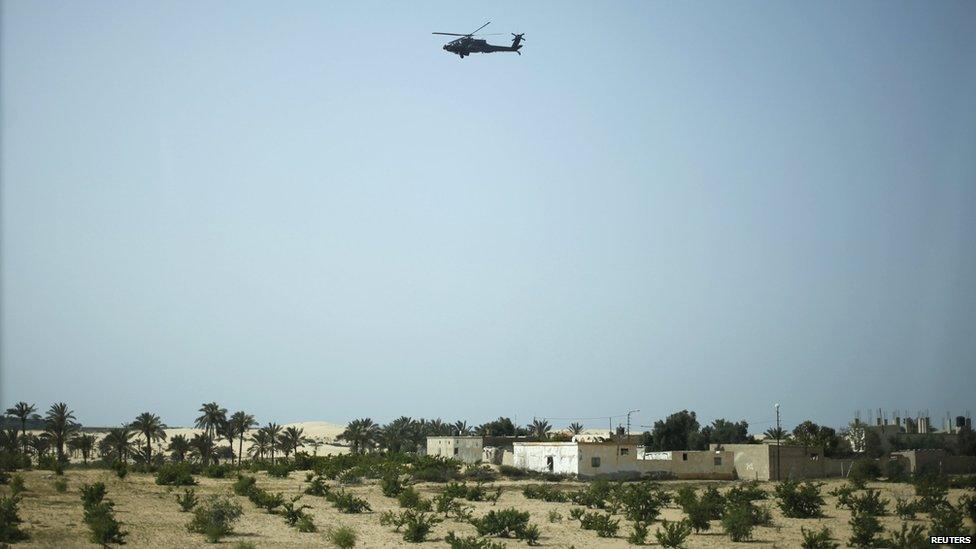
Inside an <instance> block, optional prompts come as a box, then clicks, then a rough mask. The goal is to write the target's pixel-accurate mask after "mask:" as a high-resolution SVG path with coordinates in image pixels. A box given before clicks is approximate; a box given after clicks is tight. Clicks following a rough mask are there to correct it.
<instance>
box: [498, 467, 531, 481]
mask: <svg viewBox="0 0 976 549" xmlns="http://www.w3.org/2000/svg"><path fill="white" fill-rule="evenodd" d="M498 472H499V473H501V474H502V475H503V476H506V477H508V478H512V479H517V478H524V477H526V476H528V475H529V472H528V471H526V470H525V469H519V468H518V467H512V466H511V465H499V466H498Z"/></svg>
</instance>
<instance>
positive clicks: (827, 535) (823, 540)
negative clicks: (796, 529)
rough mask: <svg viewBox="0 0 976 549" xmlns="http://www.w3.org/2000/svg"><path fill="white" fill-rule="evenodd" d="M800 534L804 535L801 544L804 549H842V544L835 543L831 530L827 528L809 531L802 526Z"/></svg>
mask: <svg viewBox="0 0 976 549" xmlns="http://www.w3.org/2000/svg"><path fill="white" fill-rule="evenodd" d="M800 533H801V534H803V542H802V543H801V544H800V547H802V548H803V549H837V548H838V547H840V544H839V543H837V542H835V541H834V538H833V536H832V534H831V532H830V528H827V527H826V526H824V527H823V528H821V529H820V530H813V529H811V530H807V529H806V528H804V527H802V526H801V527H800Z"/></svg>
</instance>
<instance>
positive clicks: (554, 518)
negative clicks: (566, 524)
mask: <svg viewBox="0 0 976 549" xmlns="http://www.w3.org/2000/svg"><path fill="white" fill-rule="evenodd" d="M562 520H563V515H562V513H560V512H559V511H557V510H555V509H550V510H549V522H550V523H551V524H553V523H556V522H562Z"/></svg>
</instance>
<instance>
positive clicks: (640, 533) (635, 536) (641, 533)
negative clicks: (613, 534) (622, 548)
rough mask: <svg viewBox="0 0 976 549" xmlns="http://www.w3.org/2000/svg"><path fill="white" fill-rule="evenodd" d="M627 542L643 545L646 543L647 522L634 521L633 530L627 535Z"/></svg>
mask: <svg viewBox="0 0 976 549" xmlns="http://www.w3.org/2000/svg"><path fill="white" fill-rule="evenodd" d="M627 543H629V544H631V545H644V544H645V543H647V524H644V523H643V522H635V523H634V530H633V531H632V532H631V533H630V535H628V536H627Z"/></svg>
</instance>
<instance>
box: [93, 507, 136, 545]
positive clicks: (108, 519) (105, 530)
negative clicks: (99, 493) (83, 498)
mask: <svg viewBox="0 0 976 549" xmlns="http://www.w3.org/2000/svg"><path fill="white" fill-rule="evenodd" d="M85 523H87V524H88V529H89V530H91V533H90V534H89V536H88V539H89V540H91V542H92V543H97V544H99V545H102V546H105V545H108V544H109V543H118V544H120V545H121V544H122V543H125V536H126V535H128V532H123V531H122V523H120V522H119V521H117V520H115V510H114V505H113V504H112V502H111V501H108V500H104V501H102V502H100V503H96V504H94V505H92V506H90V507H88V508H86V509H85Z"/></svg>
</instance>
